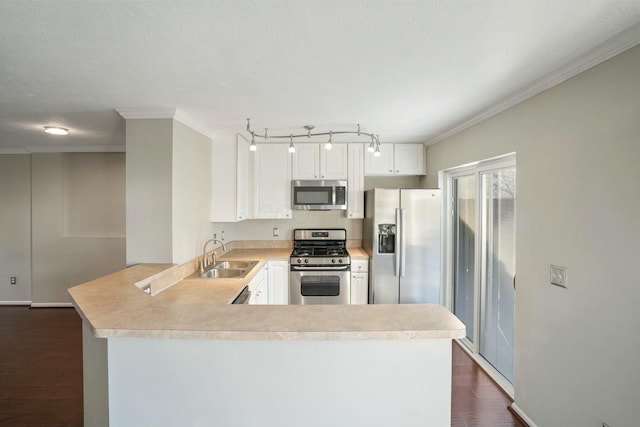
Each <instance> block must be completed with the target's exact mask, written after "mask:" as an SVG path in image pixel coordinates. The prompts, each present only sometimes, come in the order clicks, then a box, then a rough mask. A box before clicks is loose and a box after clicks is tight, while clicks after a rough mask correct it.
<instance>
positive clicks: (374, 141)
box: [247, 119, 380, 156]
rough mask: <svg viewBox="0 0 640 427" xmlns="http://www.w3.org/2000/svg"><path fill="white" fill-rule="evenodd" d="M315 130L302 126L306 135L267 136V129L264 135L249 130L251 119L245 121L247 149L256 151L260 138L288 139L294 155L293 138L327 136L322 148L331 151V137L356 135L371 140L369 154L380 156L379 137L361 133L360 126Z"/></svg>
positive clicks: (310, 126)
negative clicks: (257, 141) (247, 134)
mask: <svg viewBox="0 0 640 427" xmlns="http://www.w3.org/2000/svg"><path fill="white" fill-rule="evenodd" d="M314 128H315V126H313V125H306V126H304V129H305V130H306V131H307V133H301V134H299V135H293V134H289V135H269V134H268V128H265V129H264V134H262V135H261V134H259V133H256V132H255V131H253V130H251V119H247V132H249V133H250V134H251V144H250V145H249V149H250V150H251V151H256V150H257V148H258V147H257V145H256V138H262V139H265V140H266V139H278V138H288V139H289V152H290V153H295V151H296V148H295V146H294V145H293V139H294V138H307V139H309V138H311V137H312V136H329V140H328V141H327V142H326V143H325V145H324V148H325V150H331V147H332V146H333V135H357V136H362V135H365V136H368V137H370V138H371V143H370V144H369V148H368V151H369V152H375V155H376V156H379V155H380V138H379V135H374V134H372V133H369V132H362V131H361V130H360V125H358V130H340V131H333V130H330V131H328V132H311V131H312V130H313V129H314Z"/></svg>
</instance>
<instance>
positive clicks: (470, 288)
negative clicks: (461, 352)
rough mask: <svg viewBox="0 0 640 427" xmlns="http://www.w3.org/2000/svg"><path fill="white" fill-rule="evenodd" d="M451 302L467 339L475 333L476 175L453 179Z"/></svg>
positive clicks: (472, 339)
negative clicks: (464, 326)
mask: <svg viewBox="0 0 640 427" xmlns="http://www.w3.org/2000/svg"><path fill="white" fill-rule="evenodd" d="M452 189H453V194H454V197H453V201H454V204H453V240H454V244H453V258H454V263H453V265H454V268H453V286H454V291H453V306H454V310H453V312H454V313H455V315H456V316H458V318H459V319H460V320H462V322H463V323H464V324H465V325H466V327H467V339H468V340H469V341H470V342H473V341H474V337H475V333H474V326H475V315H474V314H475V294H476V289H475V288H476V287H475V275H476V274H475V265H476V204H477V200H476V176H475V175H466V176H460V177H456V178H454V179H453V188H452Z"/></svg>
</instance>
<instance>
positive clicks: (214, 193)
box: [211, 134, 249, 222]
mask: <svg viewBox="0 0 640 427" xmlns="http://www.w3.org/2000/svg"><path fill="white" fill-rule="evenodd" d="M242 143H246V144H247V146H248V144H249V141H247V140H246V139H244V138H243V137H242V135H240V134H222V135H219V136H218V137H216V138H214V139H213V141H212V149H211V165H212V168H211V221H213V222H234V221H237V200H238V199H237V188H238V187H237V183H236V176H237V175H236V174H237V172H238V169H237V168H238V162H237V158H236V156H237V149H238V145H239V144H242Z"/></svg>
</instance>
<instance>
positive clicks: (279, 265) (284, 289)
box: [267, 260, 289, 304]
mask: <svg viewBox="0 0 640 427" xmlns="http://www.w3.org/2000/svg"><path fill="white" fill-rule="evenodd" d="M267 284H268V288H269V291H268V294H269V304H289V261H279V260H269V261H267Z"/></svg>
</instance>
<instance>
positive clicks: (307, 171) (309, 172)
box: [291, 143, 320, 179]
mask: <svg viewBox="0 0 640 427" xmlns="http://www.w3.org/2000/svg"><path fill="white" fill-rule="evenodd" d="M291 160H292V162H293V165H292V173H291V177H292V178H293V179H320V154H319V150H318V145H317V144H309V143H307V144H298V145H297V146H296V152H295V153H293V155H292V156H291Z"/></svg>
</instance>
